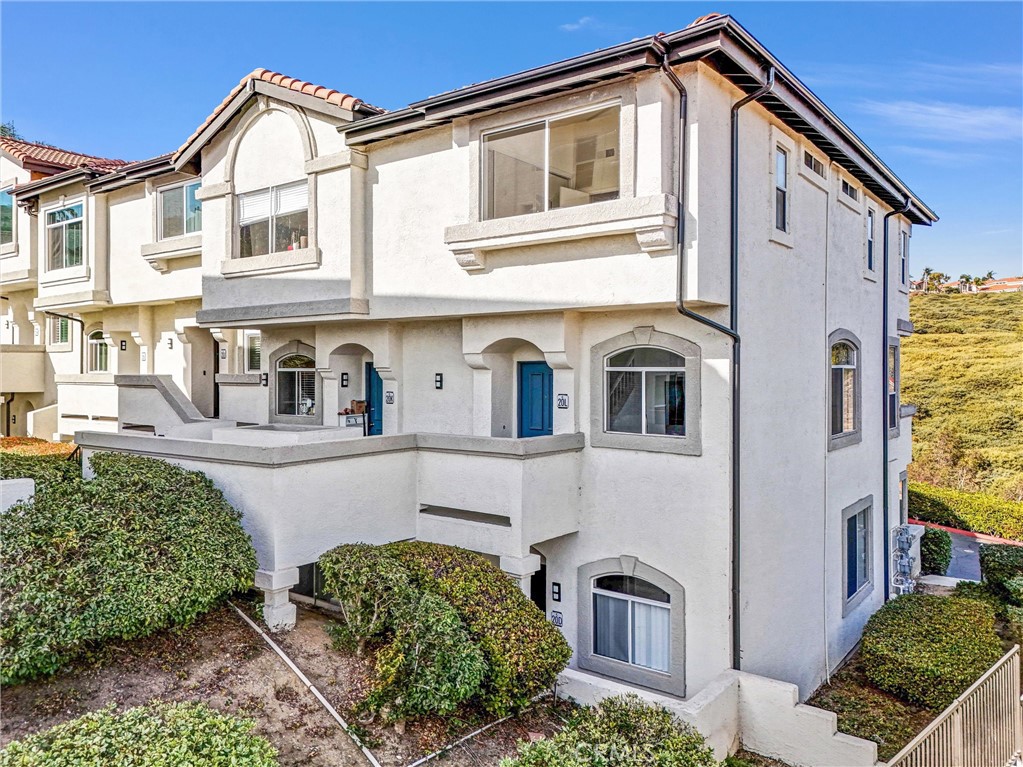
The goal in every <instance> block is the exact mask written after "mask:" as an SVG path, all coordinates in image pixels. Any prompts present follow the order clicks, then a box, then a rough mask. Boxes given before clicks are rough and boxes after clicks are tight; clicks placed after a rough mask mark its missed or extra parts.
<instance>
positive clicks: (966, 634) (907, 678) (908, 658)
mask: <svg viewBox="0 0 1023 767" xmlns="http://www.w3.org/2000/svg"><path fill="white" fill-rule="evenodd" d="M860 654H861V658H862V660H863V670H864V673H865V674H866V676H867V678H868V679H869V680H870V681H871V683H873V684H874V685H875V686H877V687H878V688H880V689H882V690H884V691H886V692H890V693H892V694H893V695H897V696H898V697H900V698H902V699H903V700H907V701H909V702H910V703H916V704H918V705H921V706H926V707H927V708H931V709H937V710H941V709H944V708H945V707H947V706H948V705H949V704H950V703H951V702H952V701H953V700H955V698H956V696H958V695H960V694H961V693H962V692H963V691H964V690H965V689H966V688H967V687H969V686H970V685H971V684H973V682H975V681H976V680H977V679H978V678H979V677H980V676H981V675H982V674H983V673H984V672H985V671H987V669H988V668H990V667H991V665H992V664H993V663H994V662H995V661H996V660H998V659H999V658H1000V657H1001V655H1002V647H1001V643H1000V641H999V639H998V635H997V634H996V633H995V613H994V610H993V609H992V607H991V606H990V605H989V604H987V603H985V602H983V601H978V600H973V599H960V598H956V597H939V596H935V595H932V594H907V595H905V596H900V597H897V598H896V599H894V600H892V601H891V602H888V603H887V604H886V605H884V607H882V608H881V609H880V610H878V611H877V612H876V613H874V615H873V616H872V617H871V618H870V620H869V621H867V625H866V628H865V629H864V630H863V644H862V646H861V651H860Z"/></svg>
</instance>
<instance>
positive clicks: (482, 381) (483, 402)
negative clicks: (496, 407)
mask: <svg viewBox="0 0 1023 767" xmlns="http://www.w3.org/2000/svg"><path fill="white" fill-rule="evenodd" d="M462 356H463V357H464V358H465V364H466V365H468V366H469V367H470V368H472V433H473V436H475V437H491V436H493V431H491V429H492V425H491V422H492V420H493V407H492V403H493V390H492V388H491V387H492V385H493V378H492V376H493V371H491V370H490V368H489V367H488V366H487V363H486V362H485V361H484V359H483V355H482V354H463V355H462Z"/></svg>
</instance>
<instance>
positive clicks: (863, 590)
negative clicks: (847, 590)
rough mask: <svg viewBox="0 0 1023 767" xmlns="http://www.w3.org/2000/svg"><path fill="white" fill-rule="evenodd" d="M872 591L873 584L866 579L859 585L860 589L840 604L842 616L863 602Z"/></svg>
mask: <svg viewBox="0 0 1023 767" xmlns="http://www.w3.org/2000/svg"><path fill="white" fill-rule="evenodd" d="M873 591H874V584H873V582H871V581H867V582H866V583H864V584H863V585H862V586H860V590H859V591H857V592H856V593H855V594H853V595H852V596H851V597H849V598H848V599H847V600H846V601H845V604H844V605H843V606H842V617H843V618H845V617H846V616H848V615H849V614H850V613H851V612H852V611H853V610H855V609H856V608H857V607H859V606H860V605H861V604H863V602H864V600H866V598H867V597H868V596H869V595H870V594H871V593H873Z"/></svg>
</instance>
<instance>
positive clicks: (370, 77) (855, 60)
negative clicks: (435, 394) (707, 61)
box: [0, 0, 1023, 276]
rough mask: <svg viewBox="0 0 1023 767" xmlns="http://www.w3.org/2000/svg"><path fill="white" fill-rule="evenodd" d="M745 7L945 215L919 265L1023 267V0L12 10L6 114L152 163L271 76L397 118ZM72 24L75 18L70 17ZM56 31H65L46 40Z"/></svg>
mask: <svg viewBox="0 0 1023 767" xmlns="http://www.w3.org/2000/svg"><path fill="white" fill-rule="evenodd" d="M712 10H714V11H719V12H726V13H731V14H732V15H733V16H734V17H735V18H736V19H737V20H738V21H739V22H740V23H741V24H743V25H744V26H745V27H746V28H747V29H748V30H750V32H752V33H753V34H754V35H755V36H756V37H757V38H758V39H759V40H760V41H761V42H762V43H764V44H765V45H766V46H767V47H768V48H769V49H770V50H771V51H772V52H774V53H775V54H776V55H777V56H778V57H779V58H780V59H781V60H782V61H783V62H784V63H785V64H786V65H787V66H788V67H789V68H790V69H791V70H792V71H793V72H795V74H796V75H797V76H799V77H800V78H801V79H803V81H804V82H806V83H807V85H809V86H810V87H811V88H812V89H813V90H814V91H815V92H816V93H817V94H818V95H819V96H820V97H821V98H823V99H824V101H825V102H826V103H827V104H828V105H829V106H830V107H831V108H832V109H833V110H834V111H835V112H836V113H837V114H838V115H839V116H840V117H841V118H842V119H844V120H845V121H846V123H847V124H848V125H850V126H851V127H852V128H853V130H855V131H856V132H857V133H858V134H859V135H860V136H861V137H862V138H863V139H864V140H866V141H867V143H868V144H869V145H870V146H871V147H872V148H873V149H874V150H875V151H876V152H877V153H878V154H879V155H880V156H881V157H882V159H883V160H885V162H886V163H887V164H888V165H889V166H890V167H891V168H892V169H894V170H895V172H896V173H897V174H898V175H899V176H900V177H901V178H902V179H903V180H904V181H905V182H906V183H908V184H909V185H910V187H911V188H913V189H914V191H915V192H916V193H917V194H918V195H920V196H921V197H922V198H923V199H924V200H925V201H926V202H927V203H928V204H930V205H931V206H932V207H933V208H934V209H935V210H937V212H938V213H939V215H940V216H941V219H942V220H941V221H940V222H939V223H938V224H937V225H936V226H935V227H934V228H933V229H931V230H926V229H925V228H923V227H918V228H917V231H916V233H915V235H916V236H915V237H914V241H913V269H912V271H913V272H914V273H919V270H920V269H921V268H922V267H923V266H931V267H933V268H935V269H940V270H942V271H945V272H948V273H950V274H953V275H954V276H958V275H959V274H960V273H961V272H964V271H965V272H970V273H983V272H986V271H987V270H989V269H993V270H994V271H995V272H996V273H997V274H999V275H1001V276H1008V275H1010V274H1020V273H1023V255H1021V253H1023V231H1021V220H1023V112H1021V102H1023V42H1021V34H1020V30H1021V28H1023V4H1021V3H1017V2H1012V3H1009V2H1006V3H974V2H971V3H952V2H934V3H922V2H916V3H908V2H907V3H895V2H884V3H880V2H878V3H873V2H848V3H815V2H790V3H773V2H746V3H728V2H711V3H688V2H670V3H669V2H663V3H639V2H636V3H612V2H586V3H553V2H552V3H543V4H533V3H468V2H463V3H448V4H441V3H425V2H423V3H409V4H404V3H372V4H371V3H358V4H355V3H353V4H348V3H329V4H328V3H309V4H305V3H280V2H265V3H254V4H248V3H222V4H215V3H201V4H200V3H196V4H190V3H183V2H182V3H155V2H154V3H148V2H147V3H127V2H125V3H111V4H105V3H88V2H80V3H70V4H59V3H23V2H10V1H9V0H8V1H7V2H3V3H2V4H0V46H2V52H0V66H2V70H0V85H2V92H0V93H2V96H0V113H2V117H3V120H5V121H6V120H13V121H14V122H15V124H16V125H17V127H18V130H19V131H20V132H21V133H22V134H24V135H25V136H26V137H28V138H29V139H35V140H41V141H46V142H49V143H52V144H56V145H57V146H61V147H66V148H69V149H75V150H79V151H83V152H87V153H91V154H98V155H104V156H108V157H120V158H125V159H142V158H145V157H151V156H154V155H158V154H161V153H163V152H167V151H170V150H172V149H174V148H176V147H177V146H178V145H179V144H180V143H181V142H182V141H183V140H184V139H185V138H186V137H187V136H188V135H189V134H190V133H191V132H192V131H193V130H194V129H195V127H196V126H197V125H198V124H199V123H200V122H201V121H202V120H203V119H204V118H205V116H206V115H207V114H208V113H209V112H210V111H211V110H212V109H213V108H214V107H215V106H216V105H217V104H219V103H220V101H221V99H222V98H223V97H224V96H225V95H226V94H227V92H228V91H229V90H230V89H231V88H232V87H233V86H234V85H235V84H236V83H237V82H238V80H239V79H240V78H241V77H242V76H243V75H244V74H245V73H247V72H249V71H251V70H252V69H254V68H256V67H267V68H269V69H274V70H277V71H280V72H284V73H285V74H288V75H292V76H294V77H299V78H301V79H304V80H309V81H312V82H316V83H320V84H322V85H327V86H330V87H334V88H337V89H338V90H342V91H346V92H349V93H353V94H355V95H357V96H359V97H360V98H363V99H365V100H366V101H369V102H370V103H374V104H377V105H379V106H383V107H388V108H395V107H401V106H404V105H405V104H407V103H408V102H410V101H413V100H416V99H420V98H423V97H425V96H429V95H433V94H435V93H438V92H441V91H445V90H449V89H451V88H454V87H457V86H460V85H466V84H469V83H472V82H478V81H480V80H485V79H488V78H490V77H496V76H500V75H504V74H510V73H512V72H516V71H519V70H522V69H526V68H529V67H532V66H537V65H540V64H546V63H549V62H552V61H557V60H559V59H563V58H567V57H569V56H573V55H576V54H579V53H584V52H586V51H591V50H594V49H597V48H601V47H604V46H607V45H612V44H614V43H617V42H621V41H624V40H628V39H631V38H633V37H641V36H645V35H649V34H653V33H655V32H659V31H665V32H667V31H672V30H675V29H679V28H681V27H684V26H686V25H687V24H688V23H689V22H690V21H692V20H693V19H694V18H695V17H697V16H699V15H702V14H704V13H707V12H709V11H712ZM58 18H59V20H60V23H59V24H55V23H54V21H55V20H56V19H58ZM40 30H45V34H41V33H40Z"/></svg>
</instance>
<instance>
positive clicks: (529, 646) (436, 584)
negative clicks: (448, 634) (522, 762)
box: [384, 541, 572, 715]
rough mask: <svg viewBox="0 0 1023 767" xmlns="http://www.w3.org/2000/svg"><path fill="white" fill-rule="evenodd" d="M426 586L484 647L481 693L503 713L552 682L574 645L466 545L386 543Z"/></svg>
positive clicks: (489, 707) (491, 707) (414, 578)
mask: <svg viewBox="0 0 1023 767" xmlns="http://www.w3.org/2000/svg"><path fill="white" fill-rule="evenodd" d="M384 548H386V549H388V550H389V551H391V552H393V553H394V554H395V555H396V556H397V557H398V558H399V559H400V561H401V563H402V564H403V565H404V566H405V568H406V569H407V571H408V572H409V574H410V576H411V579H412V582H413V584H414V585H415V586H416V588H418V589H420V590H421V591H423V592H427V593H434V594H437V595H438V596H440V597H442V598H443V599H445V600H446V601H447V602H448V603H449V604H450V605H451V606H452V607H454V608H455V611H456V612H457V613H458V615H459V617H461V619H462V621H463V622H464V623H465V625H466V627H467V628H468V630H469V633H470V635H471V636H472V638H473V639H474V640H475V642H476V643H477V644H478V645H479V647H480V648H481V649H482V650H483V655H484V657H485V658H486V662H487V676H486V679H485V681H484V685H483V691H482V695H481V699H482V701H483V703H484V705H485V706H486V708H487V710H489V711H490V712H491V713H493V714H498V715H505V714H507V713H509V712H511V711H512V710H514V709H517V708H521V707H522V706H524V705H526V704H527V703H528V702H529V701H530V700H531V699H532V698H533V697H534V696H536V695H537V694H539V693H540V692H542V691H543V690H546V689H548V688H549V687H551V686H552V685H553V684H554V682H555V680H556V679H557V676H558V673H559V672H560V671H561V670H562V669H563V668H565V666H566V664H567V663H568V659H569V658H570V657H571V655H572V650H571V648H570V647H569V645H568V643H567V642H566V641H565V638H564V637H563V636H562V635H561V632H560V631H558V629H556V628H555V627H554V626H553V625H552V624H550V623H549V622H548V621H547V619H546V616H545V615H544V614H543V612H542V611H541V610H540V609H539V608H538V607H537V606H536V605H535V604H533V603H532V602H531V601H530V600H529V599H527V598H526V595H525V594H523V593H522V591H521V590H520V589H519V588H518V586H516V585H515V583H513V582H512V580H511V579H510V578H509V577H508V576H507V575H505V574H504V573H503V572H501V570H500V569H498V568H497V567H495V566H494V565H492V564H491V563H490V562H488V561H487V560H486V559H485V558H483V557H482V556H480V555H479V554H476V553H474V552H472V551H467V550H466V549H459V548H456V547H454V546H444V545H441V544H438V543H426V542H424V541H404V542H400V543H392V544H388V545H387V546H385V547H384Z"/></svg>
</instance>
